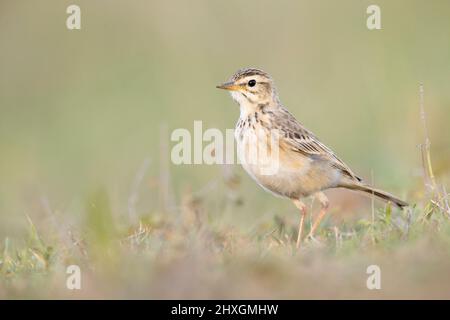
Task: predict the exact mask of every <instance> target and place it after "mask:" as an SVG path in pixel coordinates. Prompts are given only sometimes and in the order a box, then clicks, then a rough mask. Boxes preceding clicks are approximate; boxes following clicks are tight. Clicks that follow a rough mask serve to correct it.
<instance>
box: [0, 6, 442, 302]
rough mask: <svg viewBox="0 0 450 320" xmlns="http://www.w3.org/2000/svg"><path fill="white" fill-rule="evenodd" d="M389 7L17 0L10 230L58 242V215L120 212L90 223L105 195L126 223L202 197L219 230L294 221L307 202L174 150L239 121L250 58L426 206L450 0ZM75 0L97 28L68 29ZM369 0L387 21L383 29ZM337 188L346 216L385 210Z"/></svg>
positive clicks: (0, 78) (8, 38) (7, 164)
mask: <svg viewBox="0 0 450 320" xmlns="http://www.w3.org/2000/svg"><path fill="white" fill-rule="evenodd" d="M375 2H376V3H375ZM375 2H374V1H365V0H346V1H339V2H338V1H331V0H328V1H324V0H320V1H317V0H315V1H312V0H308V1H283V0H282V1H269V0H258V1H256V0H248V1H239V0H228V1H207V0H199V1H154V0H152V1H144V0H134V1H131V2H130V1H119V0H109V1H100V0H95V1H92V0H89V1H87V0H77V1H65V0H58V1H56V0H53V1H49V0H41V1H39V2H33V3H31V2H29V1H13V0H9V1H8V0H2V1H1V3H0V43H1V50H0V70H1V72H0V241H2V242H3V239H9V240H8V241H11V242H14V243H17V247H20V245H21V243H22V242H23V239H24V238H26V236H27V234H28V233H29V221H28V219H30V220H31V221H33V223H34V224H35V225H36V226H37V229H38V230H40V231H41V232H42V233H44V234H47V236H42V237H47V238H52V235H51V232H50V231H49V230H47V229H48V228H49V227H48V226H49V225H52V223H53V226H58V225H64V226H75V227H74V228H75V229H77V227H76V226H79V225H82V224H84V223H93V224H94V225H96V224H103V222H104V220H101V217H100V218H99V219H100V220H95V219H94V220H93V222H92V221H91V222H90V220H89V219H93V218H90V216H92V215H94V216H95V214H92V212H91V213H90V212H89V210H88V209H87V207H89V205H87V204H89V203H90V200H89V199H91V198H92V197H94V198H95V199H96V200H95V201H94V202H96V201H100V202H102V201H103V200H101V199H103V197H105V198H107V200H104V202H105V203H106V204H105V205H106V206H107V207H108V210H107V211H108V212H110V213H111V216H112V218H111V219H112V220H113V221H115V222H114V223H118V224H119V225H120V223H121V224H122V225H125V226H128V225H135V224H136V223H137V222H136V221H138V220H139V219H140V218H141V217H152V214H155V215H156V214H158V215H160V216H162V217H164V215H171V216H172V217H175V218H174V219H175V220H176V219H177V218H176V217H177V215H178V213H179V208H180V206H182V203H183V201H184V200H183V199H185V198H186V197H188V198H189V196H186V195H195V196H197V197H199V198H201V199H202V202H203V203H205V205H204V207H205V211H206V213H205V214H206V215H207V216H208V219H209V220H208V221H210V222H211V221H212V222H211V223H212V224H214V223H216V225H219V226H223V225H226V226H227V227H230V228H237V230H246V231H248V230H254V226H255V225H256V224H258V223H263V224H264V223H266V222H267V223H272V221H273V219H275V218H274V217H281V218H280V219H288V220H287V221H288V222H287V223H288V225H290V224H291V223H292V226H293V227H294V226H295V223H296V221H297V220H296V219H297V213H296V210H295V207H293V206H292V204H291V203H290V202H289V201H284V200H281V199H277V198H274V197H272V196H268V195H267V194H266V193H265V192H264V191H263V190H261V189H260V188H259V187H257V186H256V184H255V183H254V182H253V181H251V180H250V178H249V177H248V176H247V175H246V174H245V173H244V171H243V170H242V169H241V168H240V166H238V165H236V166H230V167H226V168H224V167H223V166H219V165H210V166H208V165H195V166H193V165H181V166H175V165H173V164H172V163H171V162H170V149H171V147H172V146H173V145H174V143H173V142H171V141H170V133H171V132H172V131H173V130H174V129H176V128H186V129H188V130H190V131H191V132H192V130H193V122H194V120H202V121H203V128H204V130H205V129H207V128H212V127H214V128H219V129H221V130H225V129H226V128H234V124H235V123H236V121H237V118H238V115H239V110H238V107H237V105H236V104H235V103H234V102H232V100H231V98H230V97H229V95H228V94H226V93H224V92H222V91H219V90H216V89H215V85H216V84H218V83H221V82H223V81H225V80H226V79H228V78H229V77H230V76H231V75H232V74H233V73H234V72H235V71H236V70H237V69H239V68H242V67H257V68H261V69H263V70H265V71H267V72H269V73H270V74H271V75H272V76H273V77H274V79H275V81H276V84H277V88H278V91H279V94H280V97H281V101H282V102H283V104H284V105H285V106H286V107H287V108H288V109H289V110H290V111H291V112H292V113H293V114H294V115H295V116H296V117H297V119H299V120H300V121H301V122H302V123H303V124H304V125H306V126H307V127H308V128H310V129H311V130H312V131H313V132H314V133H315V134H316V135H317V136H319V137H320V139H321V140H322V141H323V142H325V143H326V144H327V145H329V146H330V147H331V148H332V149H334V150H335V151H336V153H337V154H338V155H339V156H340V157H341V158H343V159H344V161H345V162H347V163H348V164H349V165H350V166H351V167H352V168H354V171H355V172H357V173H358V174H360V175H361V176H362V177H364V178H365V179H366V180H368V181H372V180H374V181H375V184H376V185H378V186H380V187H383V188H384V189H387V190H389V191H392V192H393V193H396V194H398V195H399V196H401V197H403V198H407V199H409V200H411V201H412V202H415V201H417V199H420V197H421V195H422V194H423V178H422V171H421V170H422V169H421V168H422V164H421V156H420V150H419V148H418V145H419V144H420V143H422V142H423V131H422V126H421V122H420V109H419V84H421V83H422V84H423V85H424V88H425V107H426V112H427V121H428V125H429V135H430V139H431V154H432V161H433V166H434V170H435V174H436V176H437V177H438V178H440V179H444V180H445V179H446V177H448V172H449V171H450V161H449V157H450V129H449V126H448V123H449V120H450V112H449V110H450V90H449V69H448V65H449V58H450V41H448V39H449V38H450V34H449V33H450V19H449V14H450V2H449V1H446V0H433V1H424V0H421V1H419V0H408V1H406V0H398V1H387V0H377V1H375ZM70 4H77V5H79V6H80V8H81V30H72V31H71V30H68V29H67V28H66V25H65V23H66V19H67V17H68V14H66V8H67V7H68V6H69V5H70ZM370 4H377V5H379V6H380V8H381V21H382V29H381V30H373V31H370V30H368V29H367V27H366V19H367V16H368V15H367V14H366V8H367V7H368V6H369V5H370ZM236 185H239V186H238V187H236ZM99 190H100V191H99ZM98 194H100V196H98ZM93 195H94V196H93ZM331 198H332V201H333V203H334V204H335V209H333V210H334V211H333V217H332V218H331V219H333V221H339V220H340V219H343V220H345V219H347V217H349V219H350V220H351V219H354V218H353V217H354V216H358V217H363V218H364V217H366V218H367V217H369V216H370V201H368V200H366V198H364V197H361V196H359V195H355V194H353V193H349V192H344V193H342V192H339V191H333V192H331ZM99 199H100V200H99ZM230 199H231V200H230ZM227 201H234V202H233V203H234V204H233V205H231V206H227V205H225V204H224V203H225V202H227ZM102 203H103V202H102ZM108 219H109V218H108ZM86 221H87V222H86ZM126 228H127V227H125V228H124V229H126ZM219 228H220V227H219ZM56 229H58V228H56ZM80 229H82V228H81V227H80ZM119 229H120V228H119ZM246 231H244V232H246ZM80 232H81V234H83V231H80ZM252 232H253V231H252ZM125 233H126V232H125ZM256 234H260V233H258V232H256ZM80 237H82V238H83V236H80ZM97 240H98V239H97ZM21 241H22V242H21ZM47 241H50V240H48V239H47ZM4 246H5V245H4V244H3V245H2V246H0V247H1V248H3V247H4ZM149 263H150V265H151V262H149ZM264 270H265V269H262V270H259V271H258V272H262V273H264V272H265V271H264ZM18 292H19V293H18V296H23V295H24V292H22V291H20V290H19V291H18ZM25 292H27V291H25ZM256 292H258V293H261V291H258V290H256ZM50 295H51V294H50ZM136 295H139V294H136ZM249 295H250V296H251V294H249ZM0 296H1V289H0ZM144 296H145V295H144ZM156 296H157V295H156ZM168 296H170V294H169V295H168ZM193 296H195V295H193ZM199 296H200V297H211V296H220V294H218V295H214V294H211V293H210V292H209V293H204V295H201V294H200V295H199ZM224 296H226V295H224ZM255 296H265V295H264V294H262V295H261V294H257V295H255ZM281 296H283V295H281ZM287 296H290V295H287ZM319 296H320V295H319ZM265 297H270V296H265ZM283 297H285V296H283ZM292 297H297V296H295V294H293V295H292Z"/></svg>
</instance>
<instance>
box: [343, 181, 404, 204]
mask: <svg viewBox="0 0 450 320" xmlns="http://www.w3.org/2000/svg"><path fill="white" fill-rule="evenodd" d="M341 187H344V188H347V189H351V190H358V191H363V192H366V193H369V194H372V195H375V196H377V197H378V198H380V199H381V200H384V201H386V202H392V203H393V204H395V205H396V206H397V207H399V208H400V209H403V208H404V207H407V206H409V204H408V203H407V202H405V201H403V200H400V199H399V198H397V197H396V196H394V195H392V194H390V193H389V192H386V191H383V190H380V189H375V188H374V187H371V186H368V185H365V184H362V183H352V184H345V185H342V186H341Z"/></svg>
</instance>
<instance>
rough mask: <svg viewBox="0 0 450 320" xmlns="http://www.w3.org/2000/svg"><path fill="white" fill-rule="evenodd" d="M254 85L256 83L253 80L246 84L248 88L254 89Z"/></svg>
mask: <svg viewBox="0 0 450 320" xmlns="http://www.w3.org/2000/svg"><path fill="white" fill-rule="evenodd" d="M255 85H256V81H255V80H253V79H252V80H250V81H249V82H248V86H249V87H254V86H255Z"/></svg>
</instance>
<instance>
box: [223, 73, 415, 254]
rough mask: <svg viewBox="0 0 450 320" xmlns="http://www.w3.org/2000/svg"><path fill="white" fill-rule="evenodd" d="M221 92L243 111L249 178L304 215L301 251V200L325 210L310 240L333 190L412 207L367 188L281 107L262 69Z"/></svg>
mask: <svg viewBox="0 0 450 320" xmlns="http://www.w3.org/2000/svg"><path fill="white" fill-rule="evenodd" d="M217 88H220V89H225V90H229V91H230V93H231V96H232V97H233V99H234V100H235V101H236V102H237V103H238V104H239V106H240V118H239V120H238V122H237V124H236V129H235V138H236V141H237V151H238V157H239V160H240V161H241V163H242V166H243V167H244V169H245V170H246V171H247V172H248V174H249V175H250V176H251V177H252V178H253V179H254V180H255V181H256V182H257V183H258V184H259V185H260V186H262V187H263V188H264V189H266V190H268V191H270V192H272V193H273V194H275V195H278V196H282V197H285V198H289V199H291V200H292V201H293V202H294V204H295V205H296V207H297V208H298V209H299V210H300V213H301V216H300V224H299V229H298V235H297V248H298V247H300V244H301V241H302V240H301V239H302V232H303V222H304V218H305V215H306V205H305V204H304V203H303V202H302V201H301V198H304V197H307V196H310V195H312V196H314V197H315V198H316V199H317V200H318V201H319V203H320V204H321V207H322V208H321V210H320V212H319V215H318V216H317V218H316V220H315V221H314V223H313V224H312V227H311V230H310V232H309V235H308V237H310V238H312V237H313V235H314V232H315V230H316V229H317V227H318V226H319V224H320V222H321V220H322V219H323V217H324V216H325V214H326V212H327V209H328V205H329V202H328V198H327V197H326V196H325V194H324V193H323V192H322V191H323V190H325V189H329V188H347V189H351V190H357V191H363V192H366V193H368V194H371V195H375V196H377V197H378V198H380V199H382V200H384V201H387V202H392V203H394V204H395V205H397V206H398V207H399V208H403V207H406V206H408V203H406V202H405V201H402V200H400V199H398V198H396V197H395V196H393V195H391V194H389V193H388V192H385V191H382V190H379V189H375V188H373V187H372V186H369V185H367V184H365V183H364V182H363V181H362V180H361V178H359V177H357V176H356V175H355V174H354V173H353V172H352V170H351V169H350V168H349V167H348V166H347V165H346V164H345V163H344V162H343V161H342V160H341V159H339V158H338V157H337V156H336V155H335V154H334V152H333V151H331V149H330V148H328V147H327V146H326V145H324V144H323V143H321V142H320V141H319V139H317V137H316V136H315V135H314V134H313V133H312V132H311V131H309V130H308V129H306V128H305V127H304V126H303V125H301V124H300V123H299V122H298V121H297V120H296V119H295V117H294V116H293V115H292V114H291V113H290V112H289V111H288V110H287V109H286V108H284V107H283V105H282V104H281V102H280V100H279V98H278V94H277V91H276V89H275V86H274V82H273V80H272V78H271V77H270V76H269V74H267V73H266V72H264V71H262V70H259V69H252V68H248V69H241V70H239V71H238V72H236V74H234V75H233V76H232V77H231V79H230V80H229V81H228V82H226V83H224V84H221V85H219V86H217Z"/></svg>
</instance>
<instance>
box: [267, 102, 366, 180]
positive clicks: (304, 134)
mask: <svg viewBox="0 0 450 320" xmlns="http://www.w3.org/2000/svg"><path fill="white" fill-rule="evenodd" d="M275 114H276V115H278V116H277V117H276V120H275V121H274V122H275V128H276V129H278V130H279V131H280V132H281V136H282V137H281V138H282V139H283V142H285V143H286V144H287V145H288V147H290V148H291V149H292V150H293V151H295V152H299V153H301V154H304V155H306V156H309V157H311V158H313V159H314V158H316V159H318V160H319V159H320V160H324V161H328V162H329V164H330V165H331V166H332V167H333V168H336V169H338V170H340V171H341V172H342V173H343V174H344V175H346V176H348V177H349V178H351V179H354V180H356V181H361V178H359V177H358V176H356V175H355V174H354V173H353V171H352V170H351V169H350V168H349V167H348V166H347V165H346V164H345V163H344V162H343V161H342V160H341V159H339V158H338V157H337V156H336V154H334V152H333V151H332V150H331V149H330V148H328V147H327V146H326V145H324V144H323V143H322V142H320V140H319V139H318V138H317V137H316V136H315V135H314V134H313V133H312V132H311V131H309V130H308V129H306V128H305V127H304V126H303V125H301V124H300V123H299V122H298V121H297V119H295V117H294V116H293V115H292V114H291V113H290V112H289V111H287V110H286V109H284V108H280V111H279V112H276V113H275Z"/></svg>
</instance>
